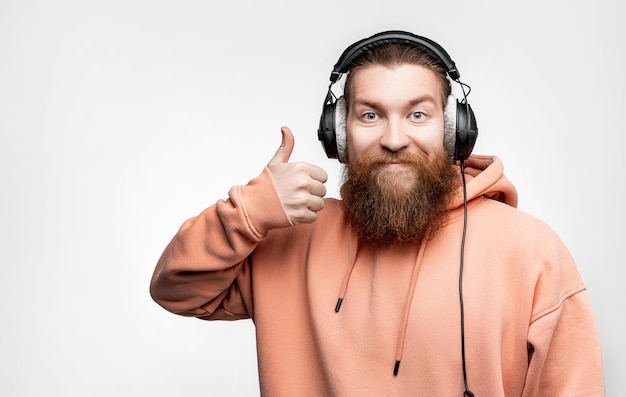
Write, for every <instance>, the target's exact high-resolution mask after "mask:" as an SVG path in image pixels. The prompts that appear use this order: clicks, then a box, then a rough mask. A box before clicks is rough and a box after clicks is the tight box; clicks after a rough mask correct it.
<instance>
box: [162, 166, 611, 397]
mask: <svg viewBox="0 0 626 397" xmlns="http://www.w3.org/2000/svg"><path fill="white" fill-rule="evenodd" d="M465 173H466V178H467V193H468V198H469V202H468V220H467V234H466V242H465V252H464V271H463V302H464V313H465V334H464V335H465V346H466V347H465V350H466V352H465V354H466V368H467V379H468V384H469V389H470V390H471V391H473V392H474V393H475V395H476V396H489V397H497V396H524V397H531V396H603V395H604V383H603V372H602V361H601V353H600V344H599V340H598V333H597V329H596V325H595V320H594V317H593V313H592V308H591V305H590V301H589V298H588V295H587V292H586V289H585V286H584V284H583V282H582V281H581V278H580V276H579V273H578V271H577V269H576V266H575V263H574V261H573V260H572V257H571V255H570V253H569V252H568V250H567V248H566V247H565V246H564V245H563V243H562V241H561V240H560V239H559V238H558V236H557V235H556V234H555V233H554V231H553V230H552V229H551V228H550V227H548V226H547V225H546V224H545V223H543V222H541V221H539V220H538V219H536V218H534V217H532V216H529V215H527V214H525V213H523V212H521V211H519V210H517V209H516V208H515V207H516V205H517V193H516V191H515V188H514V187H513V185H512V184H511V183H510V182H509V180H508V179H507V178H506V177H505V176H504V174H503V166H502V162H501V161H500V159H498V158H497V157H488V156H471V157H470V159H468V160H467V161H466V169H465ZM463 219H464V217H463V196H462V190H461V188H459V191H458V194H457V195H456V196H455V198H454V200H453V202H452V204H451V206H450V216H449V220H448V222H447V223H446V225H445V226H444V227H443V228H442V229H441V230H440V231H439V232H438V233H437V234H436V235H435V236H434V237H433V238H432V239H431V240H429V241H427V242H425V243H423V244H422V245H421V246H411V247H402V248H400V247H395V248H388V249H374V248H372V247H370V246H367V245H364V244H359V243H358V240H357V238H356V237H355V235H354V233H353V232H352V230H351V228H350V225H349V223H348V222H347V221H346V219H345V217H344V213H343V210H342V204H341V201H339V200H336V199H331V198H327V199H325V207H324V209H323V210H322V211H320V212H319V218H318V220H317V221H316V222H314V223H312V224H301V225H292V224H291V222H290V221H289V219H288V217H287V215H286V213H285V211H284V209H283V207H282V205H281V203H280V200H279V198H278V194H277V192H276V189H275V187H274V184H273V181H272V177H271V175H270V173H269V171H268V170H267V169H265V170H264V171H263V172H262V173H261V175H260V176H258V177H257V178H255V179H253V180H251V181H250V182H249V183H248V184H246V185H243V186H235V187H233V188H231V190H230V192H229V198H228V199H225V200H220V201H218V202H217V203H216V204H215V205H213V206H211V207H209V208H207V209H206V210H204V211H203V212H202V213H200V214H199V215H198V216H196V217H194V218H192V219H190V220H188V221H186V222H185V223H184V224H183V225H182V227H181V228H180V229H179V231H178V232H177V233H176V235H175V236H174V237H173V239H172V241H171V242H170V243H169V245H168V246H167V247H166V249H165V251H164V252H163V254H162V256H161V258H160V259H159V261H158V264H157V266H156V269H155V272H154V275H153V278H152V282H151V294H152V297H153V298H154V299H155V301H156V302H158V303H159V304H160V305H161V306H163V307H164V308H165V309H167V310H169V311H171V312H173V313H177V314H180V315H184V316H195V317H197V318H200V319H204V320H237V319H247V318H251V319H252V320H253V321H254V324H255V327H256V337H257V353H258V365H259V380H260V389H261V394H262V395H263V396H289V397H291V396H359V397H362V396H462V395H463V391H464V385H463V384H464V381H463V368H462V358H461V357H462V351H461V350H462V349H461V325H460V324H461V316H460V304H459V267H460V266H459V265H460V247H461V236H462V232H463ZM340 298H342V301H341V305H340V307H338V306H339V305H338V304H337V303H338V300H339V299H340ZM336 309H339V310H336ZM210 359H212V360H213V359H216V360H219V358H216V357H211V358H210ZM397 363H399V364H397ZM394 369H396V370H397V372H396V373H395V374H394Z"/></svg>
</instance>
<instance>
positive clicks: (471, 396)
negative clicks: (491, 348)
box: [459, 160, 474, 397]
mask: <svg viewBox="0 0 626 397" xmlns="http://www.w3.org/2000/svg"><path fill="white" fill-rule="evenodd" d="M460 162H461V178H462V180H463V235H462V237H461V260H460V264H459V304H460V308H461V358H462V360H463V383H464V385H465V391H464V392H463V397H474V393H472V392H471V391H470V389H469V386H468V384H467V368H466V365H465V308H464V306H463V261H464V257H465V235H466V233H467V185H466V183H465V161H464V160H461V161H460Z"/></svg>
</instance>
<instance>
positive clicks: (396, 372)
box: [393, 360, 400, 376]
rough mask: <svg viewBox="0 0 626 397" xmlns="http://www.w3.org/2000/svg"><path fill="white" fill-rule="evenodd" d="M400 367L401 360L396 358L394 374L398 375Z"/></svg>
mask: <svg viewBox="0 0 626 397" xmlns="http://www.w3.org/2000/svg"><path fill="white" fill-rule="evenodd" d="M398 369H400V360H396V365H394V366H393V376H398Z"/></svg>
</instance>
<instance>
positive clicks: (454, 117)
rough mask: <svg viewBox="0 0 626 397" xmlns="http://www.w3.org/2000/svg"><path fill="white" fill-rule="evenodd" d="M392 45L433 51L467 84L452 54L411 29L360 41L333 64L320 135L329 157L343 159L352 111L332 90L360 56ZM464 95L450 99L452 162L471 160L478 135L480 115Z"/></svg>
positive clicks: (447, 139)
mask: <svg viewBox="0 0 626 397" xmlns="http://www.w3.org/2000/svg"><path fill="white" fill-rule="evenodd" d="M389 44H406V45H408V46H410V47H413V48H416V49H418V50H420V51H423V52H425V53H427V54H429V55H430V56H432V57H433V58H434V59H435V60H436V61H439V63H440V65H441V66H443V67H445V69H446V71H447V74H448V77H450V79H451V80H453V81H456V82H457V83H459V84H461V86H462V87H463V86H465V84H463V83H461V81H460V77H461V73H460V72H459V70H458V69H457V68H456V65H455V64H454V62H453V61H452V59H451V58H450V56H449V55H448V53H447V52H446V51H445V50H444V49H443V48H442V47H441V46H440V45H439V44H437V43H435V42H434V41H432V40H430V39H427V38H425V37H422V36H417V35H415V34H413V33H409V32H403V31H400V30H390V31H386V32H381V33H377V34H375V35H373V36H370V37H367V38H365V39H362V40H359V41H357V42H356V43H354V44H352V45H351V46H350V47H348V48H346V49H345V51H344V52H343V54H341V57H340V58H339V60H338V61H337V63H336V64H335V66H334V67H333V71H332V73H331V74H330V85H329V86H328V93H327V94H326V99H324V105H323V108H322V115H321V117H320V124H319V128H318V130H317V136H318V139H319V140H320V141H321V142H322V146H323V148H324V150H325V151H326V155H327V156H328V157H329V158H336V159H338V160H339V161H341V162H343V161H344V159H345V149H346V147H347V143H346V142H347V131H346V117H347V114H348V111H347V109H346V101H345V100H343V97H340V98H336V97H335V95H334V93H333V92H332V86H333V84H335V83H336V82H337V81H338V80H339V78H340V77H341V76H342V75H343V74H344V73H348V72H349V71H350V69H351V68H352V67H353V65H354V62H355V61H356V59H357V58H358V57H359V56H361V55H362V54H364V53H366V52H367V51H371V50H372V49H374V48H377V47H379V46H383V45H389ZM463 96H464V98H463V101H462V102H459V101H458V100H457V99H456V98H454V97H453V96H452V98H453V100H452V101H451V100H448V104H449V106H446V108H445V114H444V116H445V119H446V121H445V123H444V146H445V148H446V150H447V151H448V157H449V158H450V160H451V161H456V160H465V159H467V158H468V157H469V155H470V153H471V152H472V149H473V148H474V143H475V142H476V137H477V136H478V127H477V125H476V117H475V116H474V112H473V111H472V108H471V106H470V105H469V103H468V102H467V95H466V94H465V90H463ZM448 99H450V98H448Z"/></svg>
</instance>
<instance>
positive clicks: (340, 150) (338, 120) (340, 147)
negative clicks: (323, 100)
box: [335, 96, 348, 163]
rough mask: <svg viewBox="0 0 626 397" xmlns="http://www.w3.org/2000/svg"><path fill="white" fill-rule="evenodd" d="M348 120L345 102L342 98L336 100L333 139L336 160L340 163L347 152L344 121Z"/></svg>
mask: <svg viewBox="0 0 626 397" xmlns="http://www.w3.org/2000/svg"><path fill="white" fill-rule="evenodd" d="M347 118H348V107H347V106H346V100H345V98H344V97H343V96H341V97H339V99H337V103H335V137H336V140H337V159H338V160H339V161H340V162H342V163H343V162H344V159H345V153H346V150H347V147H346V145H347V140H348V138H347V132H346V119H347Z"/></svg>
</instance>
